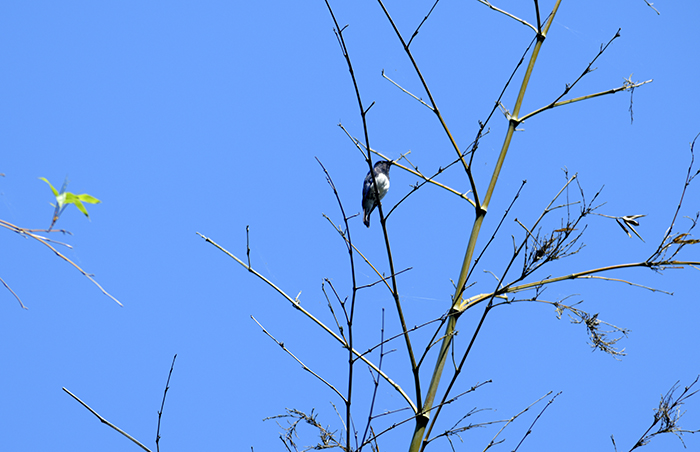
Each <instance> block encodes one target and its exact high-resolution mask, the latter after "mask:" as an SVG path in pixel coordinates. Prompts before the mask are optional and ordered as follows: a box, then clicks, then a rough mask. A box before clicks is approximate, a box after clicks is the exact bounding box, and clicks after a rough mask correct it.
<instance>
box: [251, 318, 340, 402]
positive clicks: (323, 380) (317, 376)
mask: <svg viewBox="0 0 700 452" xmlns="http://www.w3.org/2000/svg"><path fill="white" fill-rule="evenodd" d="M250 318H251V319H253V321H254V322H255V323H257V324H258V326H259V327H260V329H262V331H263V333H265V334H267V336H268V337H269V338H270V339H272V340H273V341H275V342H276V343H277V345H279V346H280V347H281V348H282V350H284V351H285V352H287V354H288V355H289V356H291V357H292V358H294V360H295V361H296V362H298V363H299V364H300V365H301V367H302V369H304V370H305V371H307V372H309V373H310V374H311V375H313V376H314V377H316V378H318V379H319V380H321V381H322V382H323V383H324V384H325V385H326V386H328V387H329V388H331V389H332V390H333V391H335V393H336V394H338V397H340V398H341V399H342V400H343V402H345V403H347V399H346V398H345V396H344V395H343V394H341V393H340V391H338V390H337V389H336V388H335V386H333V385H332V384H330V383H329V382H328V381H326V380H325V379H324V378H323V377H322V376H320V375H319V374H317V373H316V372H314V371H313V370H311V369H310V368H309V367H308V366H307V365H306V364H304V363H303V362H302V361H301V360H300V359H299V358H297V357H296V355H294V353H292V352H291V351H290V350H289V349H288V348H287V347H286V346H285V345H284V342H280V341H278V340H277V339H276V338H275V337H274V336H273V335H272V334H270V332H269V331H267V330H266V329H265V327H264V326H262V325H261V324H260V322H258V320H257V319H256V318H255V317H253V316H252V315H251V316H250Z"/></svg>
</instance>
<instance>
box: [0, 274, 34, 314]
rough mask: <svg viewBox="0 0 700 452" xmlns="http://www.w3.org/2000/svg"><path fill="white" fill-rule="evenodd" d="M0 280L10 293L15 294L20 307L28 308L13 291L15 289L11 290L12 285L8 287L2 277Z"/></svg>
mask: <svg viewBox="0 0 700 452" xmlns="http://www.w3.org/2000/svg"><path fill="white" fill-rule="evenodd" d="M0 282H1V283H2V285H3V286H5V289H7V290H9V291H10V293H11V294H12V295H14V296H15V298H16V299H17V301H19V305H20V306H21V307H22V309H28V308H27V307H26V306H25V305H24V303H22V300H21V299H20V298H19V296H18V295H17V294H16V293H15V291H14V290H12V287H10V286H9V285H7V283H6V282H5V280H4V279H2V278H0Z"/></svg>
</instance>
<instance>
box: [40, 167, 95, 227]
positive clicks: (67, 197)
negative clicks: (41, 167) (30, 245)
mask: <svg viewBox="0 0 700 452" xmlns="http://www.w3.org/2000/svg"><path fill="white" fill-rule="evenodd" d="M39 179H41V180H43V181H44V182H46V183H47V184H49V187H51V191H52V192H53V195H54V196H55V197H56V206H55V207H56V210H55V211H54V215H53V220H52V222H51V226H49V230H50V229H51V228H52V227H53V225H54V224H55V223H56V221H57V220H58V217H60V216H61V213H63V209H65V207H66V206H67V205H68V204H73V205H75V207H76V208H77V209H78V210H79V211H81V212H82V213H83V215H85V216H86V217H88V218H90V215H89V214H88V211H87V209H86V208H85V206H84V205H83V203H84V202H86V203H88V204H97V203H99V202H101V201H100V200H99V199H97V198H95V197H94V196H92V195H88V194H87V193H83V194H80V195H76V194H74V193H71V192H67V191H65V188H66V184H67V182H66V183H64V184H63V188H62V189H61V193H59V192H58V191H57V190H56V189H55V188H54V187H53V185H51V182H49V181H48V180H46V178H44V177H40V178H39Z"/></svg>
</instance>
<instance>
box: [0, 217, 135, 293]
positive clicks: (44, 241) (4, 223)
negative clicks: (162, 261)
mask: <svg viewBox="0 0 700 452" xmlns="http://www.w3.org/2000/svg"><path fill="white" fill-rule="evenodd" d="M0 226H2V227H4V228H6V229H9V230H11V231H13V232H16V233H18V234H20V235H23V236H26V237H31V238H33V239H34V240H36V241H38V242H39V243H41V244H43V245H45V246H47V247H48V248H49V249H50V250H51V251H53V252H54V253H55V254H56V256H58V257H60V258H61V259H63V260H64V261H66V262H68V263H69V264H71V265H72V266H73V267H75V268H76V269H77V270H78V271H79V272H80V273H81V274H82V275H83V276H85V277H86V278H87V279H89V280H90V281H92V283H93V284H94V285H96V286H97V288H98V289H100V291H101V292H102V293H103V294H105V295H107V296H108V297H109V298H111V299H112V300H114V301H115V302H116V303H117V304H118V305H119V306H124V305H122V304H121V303H120V302H119V300H117V299H116V298H114V297H113V296H112V295H111V294H110V293H109V292H107V291H106V290H104V288H102V286H101V285H100V284H99V283H98V282H97V281H95V279H94V278H93V275H91V274H89V273H88V272H86V271H85V270H83V269H82V268H80V266H78V265H77V264H76V263H75V262H73V261H72V260H70V259H68V258H67V257H66V256H65V255H64V254H62V253H61V252H59V251H58V250H57V249H56V248H54V247H53V246H51V245H50V244H49V243H48V241H47V239H46V238H44V237H41V236H38V235H36V234H34V233H32V232H29V230H28V229H24V228H20V227H19V226H15V225H14V224H12V223H8V222H7V221H4V220H0Z"/></svg>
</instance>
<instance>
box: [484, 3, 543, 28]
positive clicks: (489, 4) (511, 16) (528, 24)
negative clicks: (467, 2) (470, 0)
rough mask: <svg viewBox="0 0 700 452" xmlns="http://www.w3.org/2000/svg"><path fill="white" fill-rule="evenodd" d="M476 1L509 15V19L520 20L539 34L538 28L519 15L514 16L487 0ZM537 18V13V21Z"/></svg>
mask: <svg viewBox="0 0 700 452" xmlns="http://www.w3.org/2000/svg"><path fill="white" fill-rule="evenodd" d="M477 1H478V2H479V3H481V4H484V5H486V6H488V7H489V8H491V9H492V10H494V11H498V12H499V13H501V14H505V15H506V16H508V17H510V18H511V19H515V20H517V21H518V22H520V23H521V24H523V25H526V26H528V27H530V28H531V29H532V31H534V32H535V33H537V34H539V30H538V29H537V28H535V27H533V26H532V25H531V24H530V23H528V22H527V21H526V20H523V19H521V18H519V17H516V16H514V15H512V14H511V13H509V12H506V11H504V10H502V9H500V8H496V7H495V6H493V5H492V4H491V3H489V2H488V1H487V0H477ZM539 18H540V16H539V14H538V15H537V19H538V22H539ZM538 25H539V24H538Z"/></svg>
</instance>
